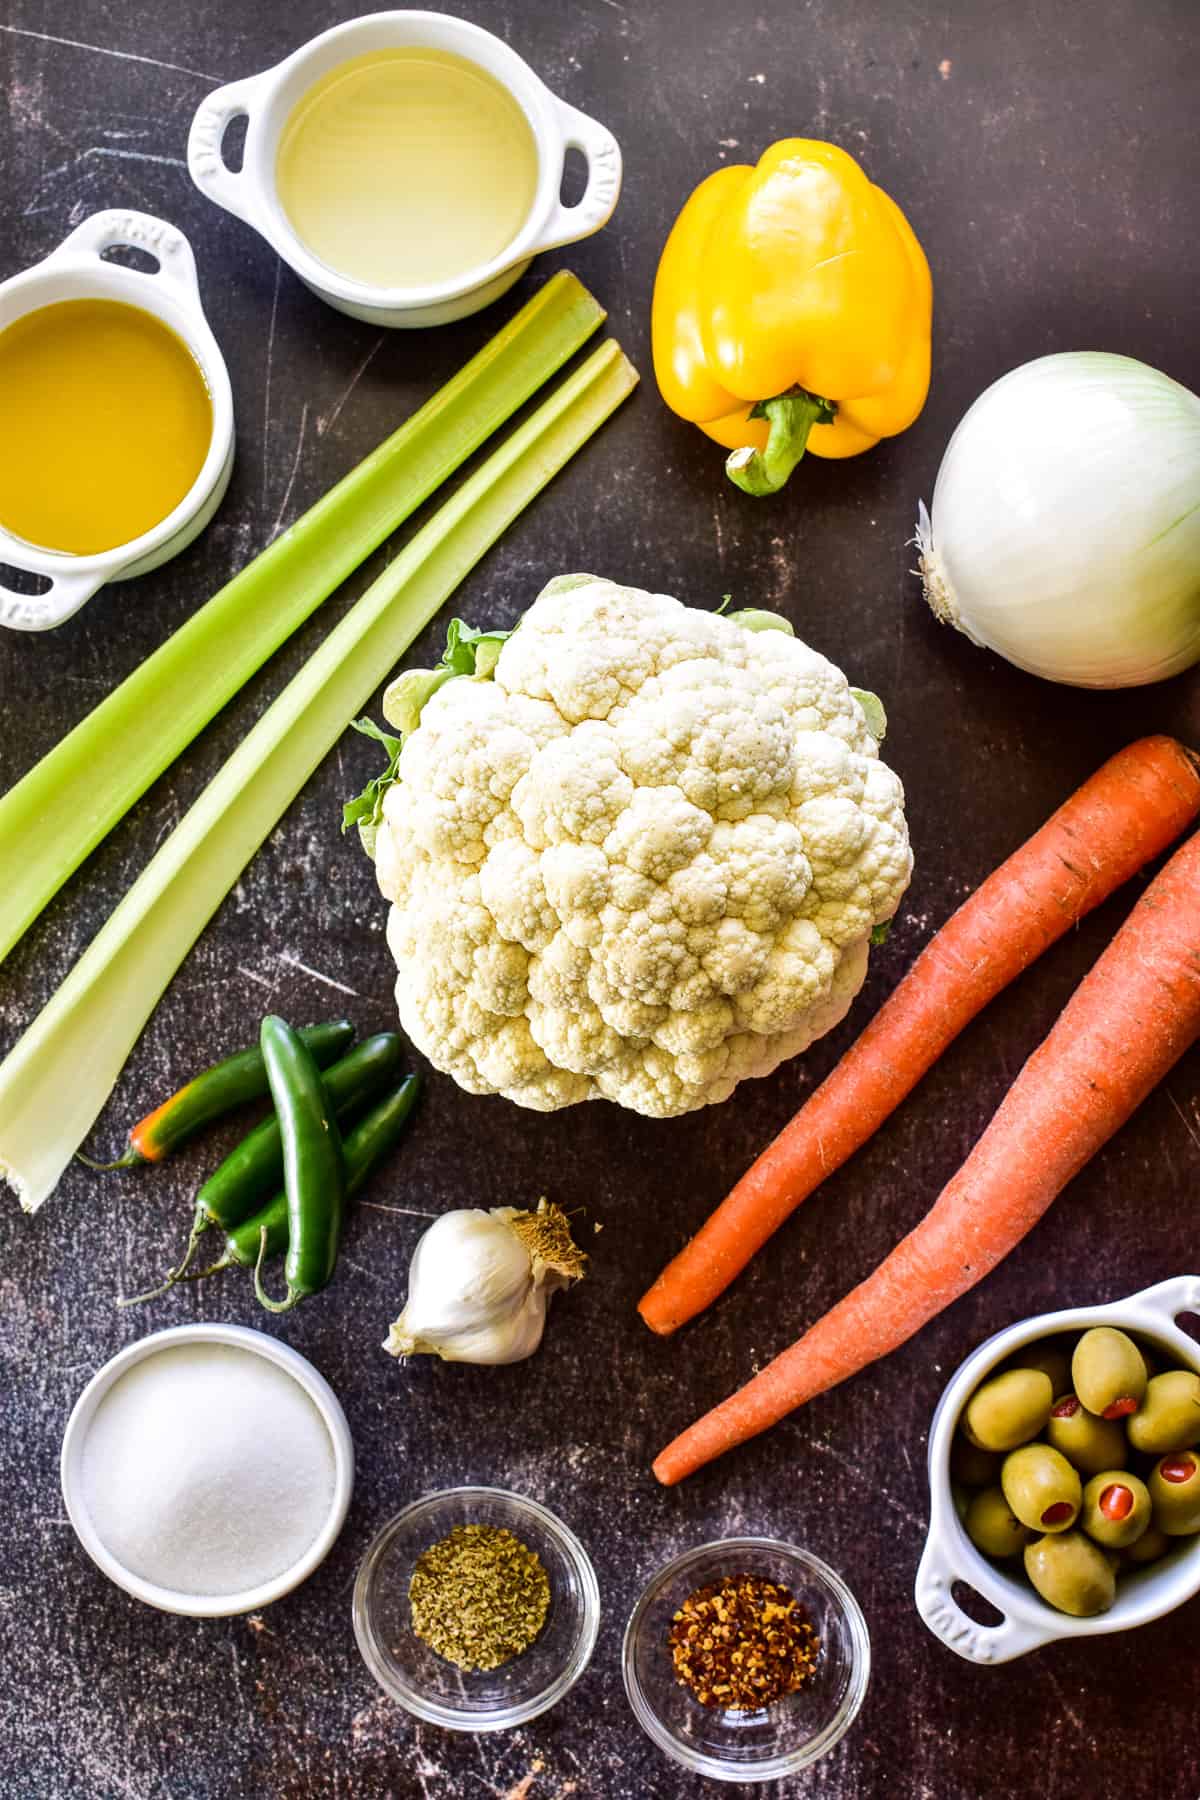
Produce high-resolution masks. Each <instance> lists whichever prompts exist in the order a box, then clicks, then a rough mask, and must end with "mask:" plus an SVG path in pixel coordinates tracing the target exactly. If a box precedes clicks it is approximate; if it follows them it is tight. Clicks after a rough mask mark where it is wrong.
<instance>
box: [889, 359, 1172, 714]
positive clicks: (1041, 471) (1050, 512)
mask: <svg viewBox="0 0 1200 1800" xmlns="http://www.w3.org/2000/svg"><path fill="white" fill-rule="evenodd" d="M916 541H917V544H918V547H919V548H920V551H921V573H922V576H923V577H924V581H925V597H926V599H927V600H928V601H929V604H930V606H931V607H932V608H933V610H934V612H935V613H936V614H937V615H938V617H939V618H940V619H944V620H946V621H947V622H948V623H950V624H952V625H956V626H957V627H958V629H959V630H960V631H962V632H965V633H966V635H967V636H968V637H969V638H970V639H971V640H972V641H973V642H974V643H977V644H982V645H984V646H985V647H986V648H988V649H990V650H995V651H997V652H998V653H999V654H1000V655H1001V656H1004V657H1007V659H1008V661H1009V662H1011V663H1015V664H1016V665H1017V667H1018V668H1020V669H1027V670H1028V671H1029V672H1030V673H1031V674H1033V675H1043V676H1045V677H1046V679H1047V680H1049V681H1063V682H1069V683H1070V684H1071V685H1072V686H1075V687H1099V688H1112V687H1136V686H1138V685H1140V684H1141V683H1143V682H1147V681H1161V680H1162V679H1163V678H1164V677H1166V676H1168V675H1175V674H1177V673H1178V672H1179V670H1180V669H1186V668H1188V667H1190V665H1191V664H1192V663H1194V662H1196V661H1197V659H1200V399H1198V398H1197V396H1196V395H1195V394H1193V393H1190V392H1189V391H1188V389H1187V388H1185V387H1181V386H1180V385H1179V383H1178V382H1177V381H1172V380H1171V379H1170V377H1169V376H1166V375H1163V374H1160V372H1159V371H1158V370H1157V369H1151V368H1148V367H1147V365H1146V364H1145V363H1140V362H1135V361H1134V360H1133V358H1132V357H1128V356H1109V355H1106V354H1104V353H1102V352H1098V351H1097V352H1092V351H1077V352H1071V353H1069V354H1063V355H1059V356H1043V357H1040V358H1039V359H1038V360H1037V361H1036V362H1030V363H1025V364H1024V366H1023V367H1021V368H1019V369H1014V370H1013V371H1012V372H1011V374H1008V375H1005V376H1003V377H1002V379H1001V380H999V381H997V382H995V383H994V384H993V385H992V386H991V387H990V388H988V389H987V390H986V391H985V392H984V393H982V394H981V395H980V396H979V399H978V400H976V402H975V404H974V406H972V407H971V409H970V411H969V412H968V413H967V414H966V416H965V418H964V419H963V420H962V422H961V424H960V425H959V427H958V429H957V431H956V432H955V433H954V436H953V437H952V438H951V440H950V443H949V446H948V447H947V450H946V454H945V456H944V457H943V459H942V466H941V468H940V470H939V471H938V478H937V484H936V486H935V488H934V493H933V517H932V519H930V517H929V515H928V513H926V511H925V507H924V505H922V507H921V517H920V521H919V523H918V526H917V539H916Z"/></svg>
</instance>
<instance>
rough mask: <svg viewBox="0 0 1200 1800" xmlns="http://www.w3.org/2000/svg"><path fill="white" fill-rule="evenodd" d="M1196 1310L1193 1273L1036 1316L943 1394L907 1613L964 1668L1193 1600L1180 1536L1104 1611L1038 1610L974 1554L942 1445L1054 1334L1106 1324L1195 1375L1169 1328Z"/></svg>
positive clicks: (1198, 1293) (1198, 1554)
mask: <svg viewBox="0 0 1200 1800" xmlns="http://www.w3.org/2000/svg"><path fill="white" fill-rule="evenodd" d="M1195 1312H1200V1275H1178V1276H1176V1277H1175V1278H1174V1279H1173V1280H1171V1281H1161V1282H1159V1283H1158V1285H1157V1287H1150V1288H1145V1289H1144V1290H1143V1291H1142V1292H1141V1293H1140V1294H1131V1295H1130V1297H1129V1299H1128V1300H1117V1301H1114V1302H1113V1303H1112V1304H1111V1305H1109V1306H1080V1307H1074V1308H1072V1309H1070V1310H1069V1311H1067V1312H1056V1313H1043V1315H1042V1316H1041V1318H1037V1319H1026V1320H1025V1321H1024V1322H1023V1323H1022V1324H1020V1325H1010V1326H1009V1327H1008V1329H1007V1330H1006V1331H999V1332H997V1333H996V1335H995V1337H991V1338H989V1339H988V1341H987V1343H986V1344H981V1345H980V1347H979V1349H978V1350H976V1352H975V1354H974V1356H969V1357H968V1358H967V1360H966V1362H965V1363H963V1365H962V1367H961V1368H960V1369H959V1371H958V1374H957V1375H956V1376H955V1377H954V1379H953V1381H951V1383H950V1384H949V1386H948V1387H947V1389H946V1391H945V1393H944V1394H943V1395H942V1398H941V1400H940V1402H939V1403H938V1408H937V1411H936V1412H935V1413H934V1415H933V1424H932V1425H931V1426H930V1430H929V1500H930V1509H929V1535H928V1537H927V1538H926V1540H925V1550H924V1554H923V1555H922V1557H921V1563H920V1567H919V1568H918V1570H917V1585H916V1600H917V1610H918V1612H919V1613H920V1615H921V1617H922V1618H923V1619H924V1621H925V1623H926V1625H928V1627H929V1629H930V1631H932V1632H933V1633H934V1634H935V1636H937V1637H939V1638H941V1640H942V1642H943V1643H944V1644H946V1645H947V1646H948V1647H949V1648H950V1649H951V1650H953V1651H954V1652H955V1653H956V1655H958V1656H961V1657H964V1658H965V1659H966V1661H967V1662H975V1663H1001V1662H1010V1661H1011V1660H1012V1658H1013V1657H1014V1656H1023V1655H1024V1654H1025V1652H1026V1651H1027V1650H1036V1649H1038V1648H1039V1647H1040V1646H1041V1645H1042V1644H1049V1643H1052V1642H1053V1641H1054V1640H1055V1639H1056V1638H1089V1637H1102V1636H1103V1635H1104V1634H1105V1633H1106V1632H1110V1631H1126V1630H1128V1629H1129V1628H1130V1627H1131V1626H1133V1625H1147V1624H1149V1623H1150V1621H1151V1620H1152V1619H1161V1618H1162V1617H1163V1615H1164V1614H1165V1613H1169V1612H1172V1611H1174V1609H1175V1607H1177V1606H1181V1605H1182V1604H1183V1602H1184V1601H1185V1600H1190V1599H1192V1597H1193V1596H1194V1595H1195V1594H1197V1593H1200V1537H1194V1538H1183V1539H1181V1540H1180V1542H1179V1545H1178V1547H1177V1548H1175V1549H1173V1550H1171V1551H1170V1552H1169V1553H1168V1555H1167V1556H1166V1558H1165V1559H1164V1560H1163V1561H1162V1562H1161V1563H1153V1564H1150V1565H1149V1566H1148V1567H1146V1568H1144V1569H1131V1570H1130V1571H1129V1572H1128V1573H1126V1574H1123V1575H1122V1576H1121V1579H1120V1581H1119V1582H1118V1584H1117V1599H1116V1603H1115V1605H1114V1606H1113V1607H1112V1609H1111V1610H1110V1611H1109V1612H1106V1613H1101V1614H1100V1615H1099V1616H1098V1617H1097V1618H1094V1619H1073V1618H1071V1617H1070V1616H1069V1615H1068V1614H1066V1613H1061V1612H1059V1611H1057V1609H1056V1608H1055V1607H1052V1606H1047V1604H1046V1602H1045V1601H1044V1600H1042V1599H1040V1598H1039V1597H1038V1595H1037V1594H1036V1593H1035V1592H1034V1590H1033V1588H1032V1587H1030V1585H1029V1583H1028V1582H1027V1581H1025V1580H1024V1578H1023V1577H1018V1576H1017V1575H1008V1574H1005V1572H1004V1571H1003V1570H1002V1569H1001V1568H999V1567H998V1566H997V1565H996V1564H995V1563H993V1562H990V1561H989V1560H988V1559H987V1557H985V1556H984V1555H983V1554H982V1553H981V1552H980V1551H979V1550H977V1549H976V1548H975V1546H974V1544H973V1543H972V1542H971V1540H970V1538H969V1537H968V1536H967V1534H966V1531H965V1530H964V1529H963V1526H962V1523H961V1521H960V1519H959V1517H958V1514H957V1513H956V1512H955V1510H954V1499H953V1496H952V1494H951V1491H950V1446H951V1442H952V1440H953V1437H954V1431H955V1427H956V1426H957V1424H958V1420H959V1415H960V1414H961V1412H962V1410H963V1408H964V1406H965V1405H966V1403H967V1401H968V1400H969V1399H970V1398H971V1395H972V1394H973V1393H974V1392H975V1389H976V1388H977V1387H978V1386H979V1384H980V1382H981V1381H983V1380H984V1379H985V1378H986V1377H987V1376H988V1375H990V1374H991V1373H992V1371H993V1370H994V1369H995V1368H997V1367H998V1365H999V1364H1000V1363H1002V1362H1006V1361H1007V1360H1008V1359H1009V1358H1010V1357H1011V1356H1013V1355H1014V1353H1015V1352H1016V1351H1018V1350H1021V1349H1024V1347H1025V1346H1026V1345H1027V1344H1033V1343H1036V1342H1037V1341H1038V1340H1039V1339H1040V1338H1045V1337H1053V1336H1054V1335H1055V1334H1056V1333H1058V1332H1064V1331H1087V1330H1088V1329H1089V1328H1090V1327H1091V1326H1093V1325H1115V1326H1118V1327H1119V1328H1120V1329H1121V1330H1122V1331H1128V1332H1132V1333H1134V1334H1135V1335H1138V1336H1141V1337H1144V1338H1146V1339H1147V1340H1148V1341H1149V1342H1150V1343H1151V1344H1153V1345H1155V1346H1156V1347H1159V1348H1161V1349H1162V1350H1163V1351H1164V1352H1165V1354H1166V1356H1167V1357H1168V1358H1169V1359H1170V1361H1171V1363H1172V1364H1174V1365H1176V1366H1180V1367H1183V1368H1188V1369H1195V1370H1196V1371H1197V1373H1200V1344H1197V1342H1196V1340H1195V1339H1194V1338H1191V1337H1189V1336H1188V1335H1187V1333H1186V1332H1185V1331H1181V1330H1180V1328H1179V1326H1178V1325H1177V1324H1176V1323H1175V1321H1176V1318H1177V1317H1178V1315H1179V1314H1180V1313H1195ZM956 1582H965V1583H966V1584H967V1585H968V1586H969V1587H973V1588H974V1589H975V1591H976V1592H977V1593H979V1594H982V1595H983V1597H984V1599H985V1600H989V1601H990V1602H991V1604H992V1605H993V1606H995V1607H996V1608H997V1609H998V1610H999V1611H1000V1612H1002V1613H1003V1614H1004V1618H1003V1620H1002V1621H1001V1622H1000V1624H998V1625H977V1624H976V1623H975V1621H974V1620H973V1619H969V1618H968V1617H967V1615H966V1613H964V1612H963V1610H962V1608H961V1607H960V1606H959V1605H958V1602H957V1601H956V1600H955V1598H954V1595H953V1592H952V1589H953V1587H954V1584H955V1583H956Z"/></svg>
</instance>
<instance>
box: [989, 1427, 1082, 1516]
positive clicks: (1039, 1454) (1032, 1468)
mask: <svg viewBox="0 0 1200 1800" xmlns="http://www.w3.org/2000/svg"><path fill="white" fill-rule="evenodd" d="M1000 1486H1001V1487H1002V1488H1003V1490H1004V1498H1005V1499H1006V1500H1007V1501H1008V1504H1009V1505H1010V1506H1011V1507H1012V1509H1013V1511H1014V1512H1015V1513H1016V1515H1017V1517H1018V1519H1020V1521H1021V1523H1022V1525H1028V1526H1029V1529H1030V1530H1031V1531H1049V1532H1057V1531H1068V1530H1069V1529H1070V1527H1071V1526H1072V1525H1074V1523H1075V1520H1076V1519H1077V1517H1078V1516H1079V1508H1080V1505H1081V1504H1082V1501H1083V1492H1082V1490H1081V1488H1080V1485H1079V1473H1078V1471H1077V1470H1075V1469H1073V1468H1072V1467H1071V1465H1070V1463H1069V1462H1068V1461H1067V1459H1066V1457H1065V1456H1063V1455H1062V1453H1061V1452H1060V1451H1058V1450H1052V1449H1051V1448H1050V1446H1049V1444H1023V1445H1022V1446H1021V1448H1020V1449H1019V1450H1014V1451H1013V1452H1012V1454H1011V1455H1010V1456H1006V1457H1005V1459H1004V1467H1003V1468H1002V1469H1001V1471H1000Z"/></svg>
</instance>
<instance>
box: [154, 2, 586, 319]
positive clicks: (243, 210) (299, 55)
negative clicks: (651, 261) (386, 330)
mask: <svg viewBox="0 0 1200 1800" xmlns="http://www.w3.org/2000/svg"><path fill="white" fill-rule="evenodd" d="M408 46H420V47H421V48H423V49H430V50H443V51H448V52H450V53H451V54H453V55H455V56H461V57H464V58H465V59H466V60H467V61H468V62H473V63H476V64H477V65H478V66H479V67H480V68H481V69H484V70H485V71H486V72H487V73H488V74H489V75H490V76H491V77H492V78H493V80H495V81H498V82H499V83H500V84H501V86H502V87H504V88H506V89H507V90H508V92H509V93H510V94H511V95H512V97H513V99H514V100H516V102H517V104H518V105H519V106H520V108H521V110H522V112H523V113H524V114H525V117H526V119H527V120H528V122H529V127H530V130H531V131H532V132H533V137H534V142H535V144H536V146H537V158H538V178H537V188H536V191H535V193H534V198H533V205H532V206H531V208H530V211H529V215H528V217H527V218H526V220H525V223H524V224H523V225H522V227H521V229H520V231H519V232H518V233H517V235H516V237H514V238H513V239H512V241H511V243H509V244H507V245H506V246H505V248H504V249H503V250H502V251H501V253H500V254H499V255H498V256H496V257H494V258H493V259H492V260H491V261H490V262H487V263H481V264H480V265H479V266H478V267H476V268H474V269H471V270H469V271H468V272H467V273H466V274H465V275H462V276H460V277H458V278H457V279H456V280H454V281H447V282H442V283H440V284H438V285H436V286H427V287H411V288H380V287H372V286H370V285H368V284H366V283H364V282H361V281H352V280H350V279H349V278H348V277H347V276H344V275H340V274H339V273H338V272H337V271H336V270H334V269H331V268H330V267H329V266H328V265H327V264H326V263H323V262H321V261H320V260H319V258H317V257H316V256H314V255H313V253H312V251H311V250H309V249H308V247H307V246H306V245H305V244H304V243H303V242H302V241H301V240H300V238H299V237H297V235H296V233H295V232H294V231H293V229H292V226H291V223H290V221H289V219H288V216H287V213H286V212H285V210H284V208H283V205H282V203H281V201H280V199H279V194H278V191H277V189H276V183H275V157H276V152H277V150H278V147H279V138H280V134H281V132H282V130H283V127H284V125H285V124H286V123H287V119H288V116H289V114H290V113H291V111H292V109H293V107H294V106H295V105H296V103H297V101H298V100H300V98H301V97H302V96H303V95H304V94H306V93H307V92H308V90H309V88H310V87H312V85H313V83H314V82H316V81H319V80H320V79H321V77H322V76H324V75H327V74H329V72H330V71H331V70H332V69H336V68H338V67H339V66H340V65H341V64H342V63H345V62H349V61H350V59H351V58H352V57H357V56H365V55H368V54H369V53H370V52H371V51H374V50H394V49H398V48H402V47H408ZM238 118H245V120H246V122H247V123H246V144H245V150H244V152H243V157H242V166H241V168H240V169H239V170H237V171H236V172H235V171H234V170H232V169H230V168H229V167H228V166H227V165H226V163H225V161H224V158H223V156H222V153H221V144H222V140H223V139H224V136H225V132H226V129H227V128H228V126H229V125H230V124H231V123H232V121H233V120H234V119H238ZM569 149H573V150H579V151H581V152H582V153H583V155H584V157H585V158H586V160H587V166H588V174H587V186H586V188H585V189H584V193H583V196H582V198H581V199H580V200H579V202H578V204H577V205H575V206H564V205H563V203H562V201H561V199H560V197H559V190H560V187H561V184H562V173H563V159H564V157H565V155H566V152H567V151H568V150H569ZM188 168H189V169H190V170H191V174H192V180H193V181H194V182H195V183H196V186H197V187H198V188H199V189H200V190H201V192H202V193H205V194H207V195H208V197H209V199H210V200H215V201H216V203H217V205H218V206H223V207H224V208H225V209H226V211H227V212H231V213H234V214H235V215H236V216H237V217H238V218H239V219H242V220H244V221H245V223H246V224H247V225H252V226H253V227H254V229H255V230H256V231H257V232H259V233H261V235H262V236H263V237H265V238H266V240H267V242H268V243H269V244H270V245H271V247H272V248H273V249H274V250H275V251H277V253H278V254H279V255H280V256H281V257H282V258H283V260H284V262H285V263H287V264H288V265H289V267H290V268H292V269H294V270H295V272H296V274H297V275H298V276H299V277H300V279H301V281H303V282H304V283H305V285H306V286H307V287H309V288H311V289H312V291H313V293H314V294H318V295H319V296H320V297H321V299H322V300H327V301H328V302H329V304H330V305H331V306H336V307H337V308H338V310H339V311H340V312H345V313H350V314H352V315H353V317H354V318H356V319H366V320H368V321H369V322H371V323H373V324H376V325H398V326H417V325H441V324H444V323H445V322H446V321H447V320H450V319H461V318H464V317H465V316H466V314H468V313H473V312H478V311H479V309H480V307H483V306H487V305H488V304H489V302H490V301H492V300H495V299H497V298H498V297H499V296H500V295H501V294H503V293H504V292H505V290H506V289H507V288H510V287H511V286H512V284H513V282H514V281H516V280H517V278H518V276H520V275H521V274H523V273H524V271H525V270H526V269H527V268H528V266H529V263H530V260H531V259H532V258H533V257H535V256H536V255H537V254H538V252H539V251H541V250H553V249H556V248H557V247H558V246H559V245H561V244H571V243H574V242H575V241H576V240H577V239H578V238H584V237H590V236H591V234H592V233H593V232H594V231H599V229H600V227H601V226H602V225H603V224H605V222H606V221H607V220H608V218H609V216H610V215H611V213H612V210H613V208H614V207H615V206H616V204H617V196H618V194H619V193H620V190H621V152H620V148H619V147H618V144H617V140H616V138H614V137H613V135H612V133H611V131H608V130H607V129H606V128H605V127H604V126H603V125H601V124H598V123H597V121H596V120H595V119H590V118H589V117H588V116H587V114H586V113H581V112H577V111H576V109H575V108H574V107H573V106H568V105H567V103H566V101H565V100H560V99H559V98H558V96H557V95H555V94H552V93H551V92H550V90H549V88H548V87H547V86H546V85H545V83H544V82H543V81H541V80H540V79H539V78H538V76H537V75H535V74H534V72H533V70H532V69H531V68H530V67H529V65H528V63H526V62H524V61H523V60H522V59H521V57H519V56H518V55H517V53H516V51H515V50H510V49H509V47H508V45H507V44H505V43H502V42H501V40H500V39H499V38H498V37H493V35H492V33H491V32H490V31H484V30H483V29H482V27H480V26H478V25H471V24H468V23H467V21H466V20H465V19H455V18H451V17H450V15H449V14H447V13H437V12H380V13H371V14H368V15H367V16H366V17H365V18H361V19H348V20H347V21H346V22H345V23H344V24H342V25H335V26H333V28H332V29H331V30H329V31H324V32H322V33H321V35H320V37H315V38H313V39H312V40H311V41H310V42H309V43H307V44H302V45H301V46H300V48H299V49H298V50H295V51H293V53H292V54H291V56H288V57H285V59H284V60H283V62H281V63H277V64H276V65H275V67H274V68H272V69H265V70H264V71H263V72H262V74H260V75H251V76H248V77H247V78H246V79H245V80H242V81H231V82H229V83H228V84H227V85H226V86H225V87H221V88H217V90H216V92H215V93H212V94H210V95H209V96H208V98H207V99H206V100H204V101H202V102H201V105H200V110H199V111H198V112H197V114H196V116H195V118H194V119H193V120H192V129H191V133H190V135H189V137H188Z"/></svg>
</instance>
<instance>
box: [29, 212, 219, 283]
mask: <svg viewBox="0 0 1200 1800" xmlns="http://www.w3.org/2000/svg"><path fill="white" fill-rule="evenodd" d="M122 247H127V248H129V249H131V250H144V251H145V253H146V255H147V256H151V257H153V258H154V261H155V262H156V263H157V265H158V267H157V268H155V269H132V268H131V269H129V271H128V272H129V273H130V274H132V275H137V276H140V277H141V279H142V280H143V281H165V282H166V283H167V284H168V285H169V286H171V287H174V288H177V289H178V290H179V292H180V295H181V297H183V298H186V299H188V300H191V301H196V300H198V299H199V296H200V288H199V283H198V282H197V280H196V259H195V257H194V256H193V255H192V246H191V245H190V244H189V242H188V240H187V238H186V237H185V236H184V235H183V233H182V231H180V230H179V229H178V228H177V227H176V226H174V225H172V224H170V223H169V222H168V221H167V220H166V219H156V218H155V217H154V215H153V214H152V213H142V212H129V211H127V210H125V209H124V208H120V207H113V208H111V209H110V210H108V211H106V212H98V213H93V214H92V215H91V217H90V218H88V219H85V220H84V221H83V223H82V225H77V226H76V227H75V229H74V231H72V232H69V233H68V234H67V236H66V237H65V238H64V239H63V241H62V243H61V244H59V246H58V248H57V249H55V250H52V251H51V253H50V255H49V256H48V257H47V258H46V261H47V262H48V263H53V262H55V261H57V259H58V258H59V257H71V258H75V257H78V256H80V255H85V256H95V257H97V258H100V257H102V256H103V255H104V252H105V251H106V250H115V249H118V248H122Z"/></svg>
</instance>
